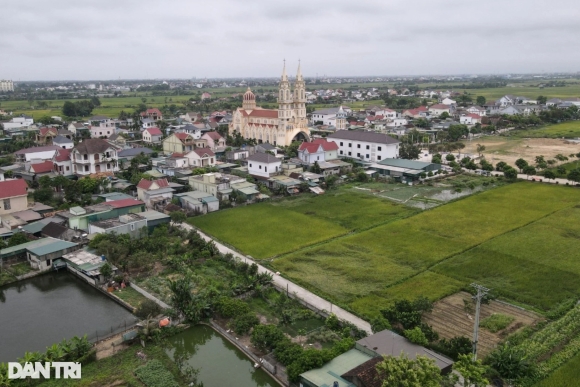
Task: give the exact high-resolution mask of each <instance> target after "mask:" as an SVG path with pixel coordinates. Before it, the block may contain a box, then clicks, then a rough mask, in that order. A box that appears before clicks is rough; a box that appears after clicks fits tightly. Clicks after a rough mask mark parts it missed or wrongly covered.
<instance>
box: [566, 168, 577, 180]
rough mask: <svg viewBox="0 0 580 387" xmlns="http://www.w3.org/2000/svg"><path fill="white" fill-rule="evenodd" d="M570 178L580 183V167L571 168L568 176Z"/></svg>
mask: <svg viewBox="0 0 580 387" xmlns="http://www.w3.org/2000/svg"><path fill="white" fill-rule="evenodd" d="M567 178H568V180H572V181H575V182H576V183H580V168H576V169H573V170H571V171H570V172H569V173H568V176H567Z"/></svg>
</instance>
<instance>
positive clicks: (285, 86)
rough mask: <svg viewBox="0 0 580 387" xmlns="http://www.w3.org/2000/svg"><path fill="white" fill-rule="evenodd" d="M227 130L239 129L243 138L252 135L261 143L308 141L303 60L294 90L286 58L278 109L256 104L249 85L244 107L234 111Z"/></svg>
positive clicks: (284, 144) (276, 144)
mask: <svg viewBox="0 0 580 387" xmlns="http://www.w3.org/2000/svg"><path fill="white" fill-rule="evenodd" d="M228 130H229V134H230V135H231V136H233V135H234V133H235V132H238V133H240V134H241V135H242V137H243V138H247V139H250V138H253V139H255V140H256V141H257V142H258V143H270V144H272V145H275V146H287V145H290V144H291V143H292V141H300V140H305V141H309V140H310V130H309V129H308V120H307V119H306V87H305V83H304V78H303V77H302V72H301V70H300V64H298V72H297V73H296V82H295V83H294V92H292V90H291V89H290V82H289V81H288V76H287V75H286V62H284V68H283V70H282V78H281V80H280V86H279V88H278V109H262V108H261V107H258V106H256V96H255V95H254V93H252V91H251V90H250V88H249V87H248V91H246V92H245V93H244V98H243V104H242V107H241V108H238V109H236V111H235V112H234V113H233V117H232V121H231V122H230V125H229V129H228Z"/></svg>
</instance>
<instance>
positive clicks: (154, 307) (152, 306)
mask: <svg viewBox="0 0 580 387" xmlns="http://www.w3.org/2000/svg"><path fill="white" fill-rule="evenodd" d="M162 311H163V309H161V307H160V306H159V305H158V304H157V303H156V302H155V301H153V300H149V299H147V300H145V301H142V302H141V303H140V304H139V307H138V308H137V310H136V311H135V315H136V316H137V317H139V318H141V319H144V318H147V317H149V316H152V317H155V316H157V315H158V314H160V313H161V312H162Z"/></svg>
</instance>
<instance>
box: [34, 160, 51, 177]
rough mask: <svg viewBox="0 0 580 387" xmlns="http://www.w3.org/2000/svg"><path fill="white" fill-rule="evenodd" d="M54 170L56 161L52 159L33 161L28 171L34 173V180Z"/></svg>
mask: <svg viewBox="0 0 580 387" xmlns="http://www.w3.org/2000/svg"><path fill="white" fill-rule="evenodd" d="M53 170H54V163H53V162H52V161H51V160H45V161H41V162H39V163H31V164H30V165H29V167H28V172H30V173H32V174H34V175H35V176H34V179H33V180H38V178H39V177H41V176H44V175H48V174H50V173H52V172H53Z"/></svg>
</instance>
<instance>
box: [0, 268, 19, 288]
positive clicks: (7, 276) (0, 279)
mask: <svg viewBox="0 0 580 387" xmlns="http://www.w3.org/2000/svg"><path fill="white" fill-rule="evenodd" d="M14 281H16V277H14V276H13V275H12V274H11V273H9V272H8V271H7V270H6V269H3V270H2V271H1V272H0V286H2V285H5V284H8V283H10V282H14Z"/></svg>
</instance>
